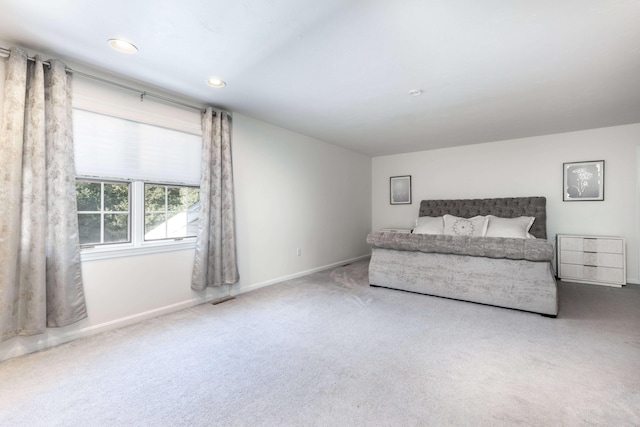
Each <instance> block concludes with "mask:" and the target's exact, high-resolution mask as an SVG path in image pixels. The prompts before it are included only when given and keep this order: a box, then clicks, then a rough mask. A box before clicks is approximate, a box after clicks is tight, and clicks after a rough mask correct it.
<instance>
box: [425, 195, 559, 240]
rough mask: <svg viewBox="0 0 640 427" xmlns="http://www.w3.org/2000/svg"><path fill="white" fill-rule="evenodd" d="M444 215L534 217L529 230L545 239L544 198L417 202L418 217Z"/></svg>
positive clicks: (545, 215) (545, 216) (545, 211)
mask: <svg viewBox="0 0 640 427" xmlns="http://www.w3.org/2000/svg"><path fill="white" fill-rule="evenodd" d="M445 214H449V215H455V216H460V217H463V218H471V217H473V216H476V215H495V216H499V217H502V218H515V217H519V216H533V217H535V218H536V220H535V221H534V223H533V226H531V230H529V233H531V234H533V235H534V236H536V237H537V238H539V239H546V238H547V199H546V198H544V197H504V198H499V199H457V200H456V199H453V200H423V201H422V202H420V216H442V215H445Z"/></svg>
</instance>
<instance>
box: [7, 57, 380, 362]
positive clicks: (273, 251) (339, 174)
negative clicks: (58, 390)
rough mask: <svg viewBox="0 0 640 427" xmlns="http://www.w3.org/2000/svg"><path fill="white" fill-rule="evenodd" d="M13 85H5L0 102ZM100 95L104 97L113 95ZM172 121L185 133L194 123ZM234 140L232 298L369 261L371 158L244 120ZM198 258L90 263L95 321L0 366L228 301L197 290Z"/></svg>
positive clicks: (88, 284) (17, 346)
mask: <svg viewBox="0 0 640 427" xmlns="http://www.w3.org/2000/svg"><path fill="white" fill-rule="evenodd" d="M2 62H3V61H0V68H2V71H0V76H1V74H2V73H4V67H3V66H2V65H3V64H2ZM70 65H71V64H70ZM3 85H4V79H0V92H2V91H3V90H4V87H3ZM77 86H78V88H76V91H78V90H80V88H81V87H84V86H83V85H82V84H80V85H77ZM85 90H86V87H85ZM96 90H97V92H96V96H98V93H101V91H102V90H104V87H103V88H102V89H99V90H98V89H96ZM84 94H85V95H86V94H87V92H84ZM103 95H104V94H103ZM134 96H135V95H134ZM89 98H90V96H89V97H88V98H87V96H85V97H84V98H82V101H83V102H84V101H87V100H88V99H89ZM78 100H81V99H80V98H78ZM138 103H139V101H138ZM138 105H139V104H138ZM144 105H149V106H150V108H151V111H150V112H149V114H146V113H145V114H142V115H141V117H146V118H149V120H148V121H151V122H153V121H154V117H153V116H154V115H156V116H157V115H160V116H161V115H162V114H163V113H162V107H161V106H158V105H156V104H153V105H152V103H144ZM103 107H104V108H105V111H104V112H105V113H108V112H109V108H111V107H110V103H109V102H107V103H106V104H105V105H104V106H103ZM130 107H131V108H132V109H136V108H137V107H136V105H135V104H134V103H131V104H130ZM125 108H129V106H125ZM134 113H135V112H134ZM172 118H173V119H175V120H179V121H181V122H182V125H181V126H185V130H188V128H189V126H190V122H191V121H192V120H190V119H189V117H188V116H185V117H176V116H175V115H173V116H172ZM232 130H233V134H232V144H233V161H234V179H235V189H236V215H237V223H236V228H237V237H238V264H239V269H240V283H239V284H237V285H235V286H234V287H233V289H232V291H231V293H232V294H236V293H239V292H245V291H249V290H252V289H255V288H258V287H261V286H265V285H268V284H271V283H275V282H278V281H280V280H284V279H287V278H292V277H297V276H300V275H303V274H306V273H309V272H312V271H316V270H319V269H322V268H324V267H329V266H332V265H337V264H340V263H342V262H345V261H348V260H352V259H354V258H358V257H361V256H366V255H367V254H368V253H369V247H368V246H367V244H366V242H365V238H366V235H367V233H368V232H369V231H370V225H371V158H369V157H366V156H363V155H360V154H356V153H354V152H351V151H348V150H344V149H341V148H338V147H336V146H334V145H330V144H326V143H324V142H322V141H319V140H315V139H312V138H308V137H305V136H303V135H300V134H296V133H294V132H291V131H288V130H286V129H282V128H279V127H276V126H272V125H269V124H266V123H263V122H260V121H258V120H254V119H251V118H249V117H245V116H242V115H239V114H236V115H234V117H233V126H232ZM297 248H300V249H301V251H302V254H301V256H297V255H296V249H297ZM193 257H194V251H193V249H187V250H179V251H173V252H164V253H157V254H147V255H139V256H131V257H124V258H113V259H102V260H92V261H84V262H83V267H82V273H83V278H84V289H85V297H86V301H87V309H88V313H89V317H88V319H85V320H82V321H80V322H78V323H76V324H74V325H71V326H68V327H65V328H53V329H49V330H48V331H47V333H45V334H42V335H37V336H34V337H16V338H13V339H10V340H8V341H5V342H3V343H0V360H4V359H7V358H10V357H14V356H17V355H20V354H24V353H28V352H30V351H35V350H38V349H43V348H46V347H49V346H52V345H56V344H59V343H62V342H66V341H69V340H71V339H75V338H78V337H82V336H86V335H91V334H94V333H97V332H100V331H104V330H108V329H112V328H114V327H119V326H123V325H127V324H131V323H135V322H138V321H141V320H144V319H146V318H149V317H153V316H157V315H159V314H163V313H168V312H171V311H175V310H179V309H182V308H186V307H189V306H192V305H195V304H199V303H202V302H205V301H207V300H211V299H214V298H217V297H220V296H224V295H226V294H227V289H220V288H209V289H208V290H207V292H206V293H200V292H194V291H192V290H191V288H190V279H191V267H192V265H193Z"/></svg>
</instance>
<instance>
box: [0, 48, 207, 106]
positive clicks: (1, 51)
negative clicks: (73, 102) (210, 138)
mask: <svg viewBox="0 0 640 427" xmlns="http://www.w3.org/2000/svg"><path fill="white" fill-rule="evenodd" d="M9 55H11V51H10V50H9V49H7V48H4V47H0V57H4V58H8V57H9ZM27 59H28V60H29V61H35V60H36V59H35V58H34V57H32V56H28V55H27ZM42 63H43V64H44V65H46V66H48V67H50V66H51V64H50V63H49V61H42ZM66 70H67V72H69V73H72V74H75V75H78V76H80V77H84V78H86V79H91V80H95V81H98V82H101V83H105V84H108V85H111V86H117V87H119V88H121V89H125V90H130V91H132V92H136V93H139V94H140V101H141V102H142V101H144V97H145V96H148V97H151V98H156V99H160V100H162V101H165V102H170V103H172V104H176V105H181V106H183V107H187V108H191V109H194V110H198V111H200V112H203V111H205V109H204V108H203V107H197V106H195V105H191V104H186V103H184V102H181V101H176V100H175V99H171V98H167V97H166V96H161V95H156V94H154V93H150V92H147V91H144V90H140V89H136V88H134V87H131V86H127V85H123V84H121V83H116V82H114V81H111V80H107V79H103V78H102V77H98V76H94V75H92V74H87V73H83V72H82V71H76V70H73V69H71V68H69V67H66ZM214 113H215V111H214Z"/></svg>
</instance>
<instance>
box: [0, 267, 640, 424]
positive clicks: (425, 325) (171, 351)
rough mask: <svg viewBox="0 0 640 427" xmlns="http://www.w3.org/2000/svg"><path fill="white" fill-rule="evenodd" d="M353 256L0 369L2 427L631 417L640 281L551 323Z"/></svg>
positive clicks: (570, 301) (565, 307)
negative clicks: (412, 285) (416, 286)
mask: <svg viewBox="0 0 640 427" xmlns="http://www.w3.org/2000/svg"><path fill="white" fill-rule="evenodd" d="M367 266H368V264H367V261H366V260H365V261H362V262H357V263H354V264H351V265H348V266H344V267H340V268H336V269H332V270H327V271H323V272H319V273H316V274H312V275H309V276H306V277H302V278H299V279H295V280H291V281H287V282H283V283H280V284H276V285H273V286H269V287H266V288H262V289H259V290H256V291H253V292H249V293H246V294H242V295H240V296H238V297H237V298H236V299H234V300H231V301H227V302H224V303H222V304H219V305H211V304H204V305H201V306H197V307H194V308H191V309H187V310H183V311H180V312H176V313H172V314H169V315H166V316H162V317H159V318H156V319H152V320H149V321H146V322H143V323H140V324H137V325H133V326H129V327H126V328H122V329H118V330H114V331H110V332H106V333H103V334H100V335H96V336H93V337H90V338H86V339H82V340H78V341H75V342H72V343H69V344H65V345H62V346H59V347H56V348H53V349H49V350H47V351H43V352H40V353H35V354H30V355H26V356H22V357H19V358H15V359H11V360H7V361H5V362H2V363H0V425H2V426H182V425H185V426H186V425H194V426H218V425H219V426H458V425H460V426H471V425H473V426H502V425H505V426H507V425H508V426H510V425H527V426H559V425H562V426H585V425H586V426H632V425H635V426H638V425H640V286H627V287H624V288H622V289H615V288H606V287H598V286H589V285H580V284H572V283H560V284H559V292H560V313H559V316H558V318H557V319H550V318H546V317H542V316H539V315H536V314H532V313H525V312H519V311H515V310H508V309H502V308H496V307H490V306H484V305H479V304H472V303H466V302H461V301H454V300H448V299H443V298H437V297H429V296H422V295H416V294H411V293H407V292H401V291H394V290H389V289H383V288H371V287H369V286H368V284H367V282H368V279H367Z"/></svg>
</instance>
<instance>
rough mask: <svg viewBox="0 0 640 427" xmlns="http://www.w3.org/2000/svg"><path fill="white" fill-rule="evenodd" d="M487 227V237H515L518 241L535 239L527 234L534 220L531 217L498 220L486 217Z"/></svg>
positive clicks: (491, 216)
mask: <svg viewBox="0 0 640 427" xmlns="http://www.w3.org/2000/svg"><path fill="white" fill-rule="evenodd" d="M487 218H488V219H489V226H488V228H487V234H486V236H487V237H516V238H519V239H535V236H532V235H531V234H529V229H531V226H532V225H533V221H535V220H536V218H535V217H533V216H520V217H517V218H500V217H497V216H493V215H487Z"/></svg>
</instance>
